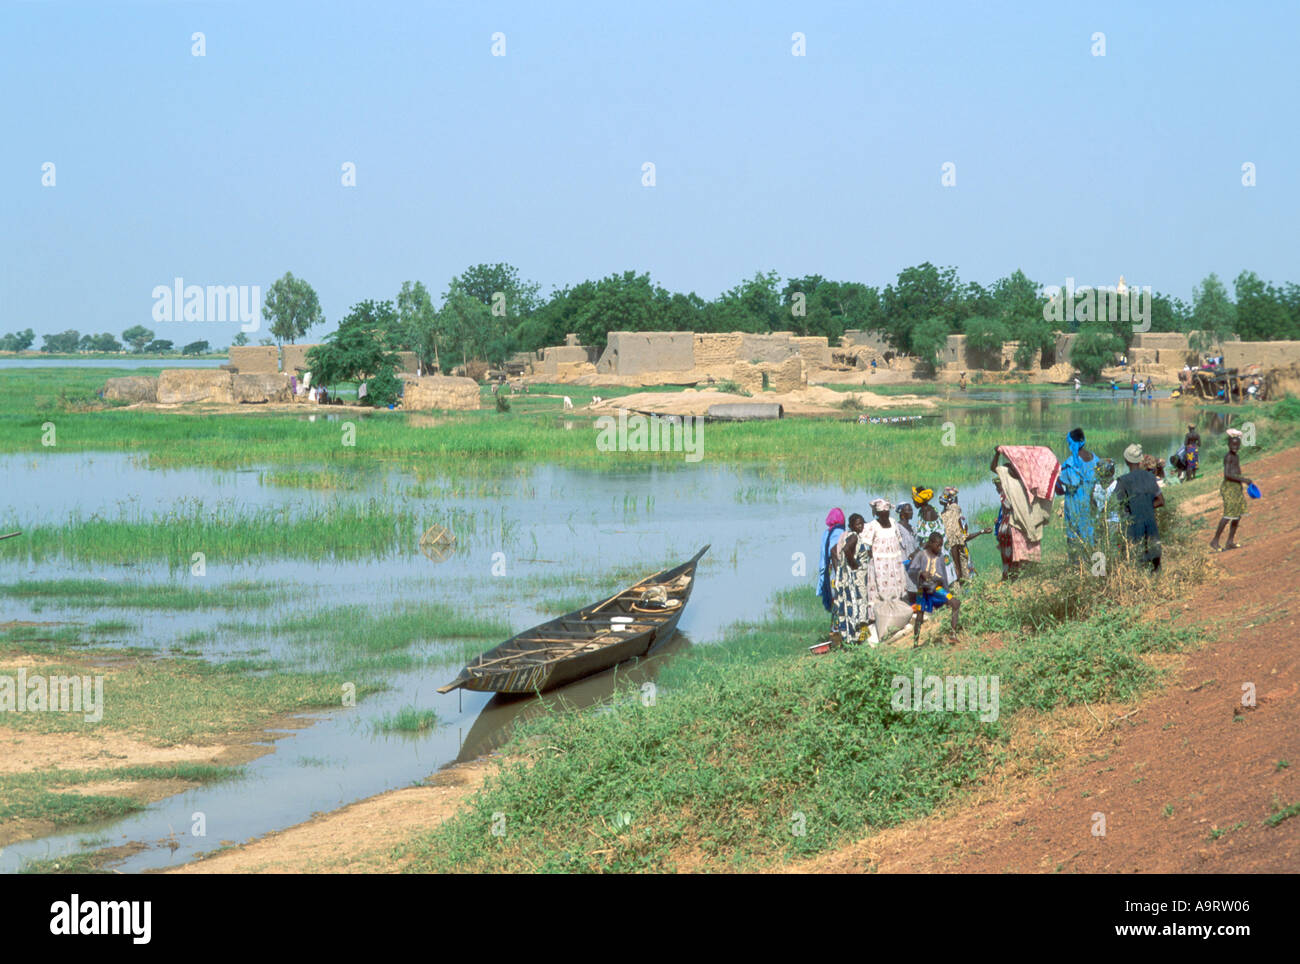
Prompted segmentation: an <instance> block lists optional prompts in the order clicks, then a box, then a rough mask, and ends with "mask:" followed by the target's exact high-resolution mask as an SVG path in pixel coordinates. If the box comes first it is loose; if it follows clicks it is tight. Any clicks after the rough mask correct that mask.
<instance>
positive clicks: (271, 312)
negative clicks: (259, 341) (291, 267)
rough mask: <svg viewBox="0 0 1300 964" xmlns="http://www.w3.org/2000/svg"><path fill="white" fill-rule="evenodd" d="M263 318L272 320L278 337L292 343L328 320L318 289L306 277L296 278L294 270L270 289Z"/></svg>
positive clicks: (265, 301) (279, 339) (263, 303)
mask: <svg viewBox="0 0 1300 964" xmlns="http://www.w3.org/2000/svg"><path fill="white" fill-rule="evenodd" d="M262 317H263V318H265V319H266V320H267V321H269V322H270V330H271V334H272V335H273V336H274V337H275V340H276V341H277V342H288V343H289V344H293V343H294V342H295V341H297V340H298V339H299V338H301V337H303V336H304V335H306V334H307V332H308V330H309V329H310V328H311V327H312V326H314V325H319V324H322V323H323V322H324V321H325V316H324V315H323V314H321V310H320V299H318V298H317V297H316V290H315V289H314V288H312V286H311V285H309V284H308V283H307V282H306V281H304V280H303V279H301V278H295V277H294V276H293V272H292V271H286V272H285V273H284V277H283V278H281V279H280V280H279V281H276V282H275V283H274V284H272V285H271V287H270V288H268V289H267V292H266V297H265V298H264V299H263V301H262Z"/></svg>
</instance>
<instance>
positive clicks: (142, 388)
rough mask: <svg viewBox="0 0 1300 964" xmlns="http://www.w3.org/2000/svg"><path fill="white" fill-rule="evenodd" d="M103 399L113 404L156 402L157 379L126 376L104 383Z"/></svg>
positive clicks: (143, 376)
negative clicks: (113, 402)
mask: <svg viewBox="0 0 1300 964" xmlns="http://www.w3.org/2000/svg"><path fill="white" fill-rule="evenodd" d="M104 397H105V398H107V399H110V400H112V401H115V402H156V401H158V379H156V378H153V377H151V376H149V375H127V376H125V377H123V378H110V379H109V380H108V381H106V382H104Z"/></svg>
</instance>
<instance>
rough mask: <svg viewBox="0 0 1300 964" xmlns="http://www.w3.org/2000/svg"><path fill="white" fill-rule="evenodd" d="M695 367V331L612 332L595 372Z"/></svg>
mask: <svg viewBox="0 0 1300 964" xmlns="http://www.w3.org/2000/svg"><path fill="white" fill-rule="evenodd" d="M694 367H695V333H694V332H690V331H611V332H610V333H609V338H608V342H607V344H606V346H605V352H604V354H602V355H601V356H600V361H598V362H597V363H596V371H598V372H599V373H601V374H609V375H644V374H648V373H650V372H668V371H679V372H686V371H690V370H691V369H693V368H694Z"/></svg>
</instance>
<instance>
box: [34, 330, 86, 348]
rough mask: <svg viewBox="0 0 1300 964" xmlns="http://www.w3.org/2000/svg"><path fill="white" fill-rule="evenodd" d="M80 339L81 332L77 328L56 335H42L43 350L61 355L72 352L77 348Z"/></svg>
mask: <svg viewBox="0 0 1300 964" xmlns="http://www.w3.org/2000/svg"><path fill="white" fill-rule="evenodd" d="M80 341H81V333H80V332H78V331H77V330H76V329H75V328H69V329H67V330H66V331H61V332H59V333H58V334H54V335H41V351H44V352H55V353H57V354H60V355H65V354H70V353H71V352H74V351H76V350H77V345H78V344H79V343H80Z"/></svg>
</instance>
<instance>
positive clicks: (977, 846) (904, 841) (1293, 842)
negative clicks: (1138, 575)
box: [790, 449, 1300, 873]
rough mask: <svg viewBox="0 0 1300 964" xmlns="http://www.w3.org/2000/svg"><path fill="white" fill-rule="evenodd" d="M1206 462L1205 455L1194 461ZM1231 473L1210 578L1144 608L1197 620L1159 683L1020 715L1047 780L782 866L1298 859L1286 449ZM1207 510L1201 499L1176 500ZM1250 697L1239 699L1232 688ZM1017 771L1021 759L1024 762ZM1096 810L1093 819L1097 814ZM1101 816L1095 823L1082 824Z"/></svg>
mask: <svg viewBox="0 0 1300 964" xmlns="http://www.w3.org/2000/svg"><path fill="white" fill-rule="evenodd" d="M1206 468H1207V469H1208V470H1209V472H1210V473H1211V474H1213V473H1215V472H1216V469H1217V466H1207V467H1206ZM1244 468H1245V471H1246V472H1247V474H1248V475H1249V476H1250V477H1251V478H1253V479H1254V480H1255V481H1256V483H1257V484H1258V485H1259V486H1260V488H1261V489H1263V491H1264V493H1265V498H1264V499H1261V500H1259V501H1257V502H1252V503H1251V504H1250V513H1249V514H1248V515H1247V516H1246V517H1245V519H1244V520H1243V521H1242V524H1241V529H1240V532H1239V533H1238V537H1237V541H1238V542H1240V543H1241V544H1242V546H1243V548H1242V549H1239V550H1234V551H1230V552H1224V553H1221V554H1219V555H1218V556H1216V557H1215V560H1216V562H1217V564H1218V568H1219V569H1220V570H1221V571H1220V573H1219V575H1218V576H1217V577H1216V578H1214V579H1212V580H1211V581H1210V582H1208V583H1206V584H1204V585H1202V586H1201V587H1199V588H1198V590H1197V591H1196V592H1195V593H1194V594H1193V595H1192V596H1191V597H1190V598H1187V599H1172V600H1168V601H1167V602H1166V603H1165V604H1163V605H1161V606H1159V607H1157V608H1156V609H1155V610H1154V611H1153V612H1150V613H1148V614H1146V615H1147V618H1150V619H1171V620H1178V621H1182V622H1187V623H1193V624H1196V625H1199V626H1203V627H1205V633H1206V636H1207V637H1208V639H1209V640H1211V641H1210V642H1207V643H1206V645H1204V646H1203V647H1202V648H1201V649H1198V650H1196V651H1195V652H1193V653H1190V654H1188V655H1186V656H1183V657H1177V658H1171V659H1170V660H1169V663H1168V667H1169V669H1170V679H1169V685H1168V686H1167V687H1166V688H1165V689H1164V690H1162V691H1161V692H1159V693H1158V694H1156V695H1154V696H1151V697H1149V698H1147V699H1145V700H1143V701H1141V702H1140V703H1139V704H1138V705H1137V706H1118V707H1091V708H1084V709H1079V710H1072V711H1069V712H1067V713H1063V714H1056V715H1055V718H1054V719H1051V720H1048V719H1044V720H1040V721H1036V722H1035V727H1036V729H1037V730H1038V732H1037V733H1036V734H1026V735H1027V736H1028V737H1029V739H1028V740H1026V745H1025V747H1024V748H1025V749H1029V750H1032V748H1033V744H1034V743H1035V742H1037V741H1039V740H1042V741H1044V742H1045V744H1047V745H1054V746H1055V748H1056V749H1057V750H1058V751H1064V756H1065V759H1064V761H1063V762H1061V763H1060V764H1059V765H1058V766H1057V767H1056V768H1055V769H1054V770H1052V771H1051V772H1050V774H1049V775H1048V776H1047V777H1042V776H1039V775H1034V774H1032V773H1029V772H1022V773H1020V774H1018V775H1010V776H1007V777H1006V779H1004V780H1002V781H999V782H998V783H997V785H994V786H990V787H986V788H980V789H978V790H976V791H974V792H972V793H971V794H970V795H968V796H966V797H965V798H963V799H962V800H959V801H958V802H956V803H954V804H953V805H952V806H951V807H949V808H948V809H947V810H946V812H944V813H943V814H940V815H938V816H935V817H930V818H928V819H923V820H917V821H913V822H911V823H909V824H906V825H904V826H901V827H897V828H893V829H891V830H886V831H884V832H882V833H879V834H875V835H874V836H871V837H868V838H866V839H864V840H861V841H859V842H857V843H855V844H852V845H850V846H848V847H845V848H843V849H841V850H838V851H836V852H834V853H831V854H827V855H825V856H822V857H820V858H817V859H814V860H811V861H808V862H805V863H801V864H797V865H795V866H793V867H791V868H790V869H791V870H794V871H796V872H855V871H862V870H866V869H868V868H870V869H873V870H876V871H886V872H888V871H893V872H903V873H908V872H910V873H915V872H956V873H1003V872H1007V871H1013V872H1022V873H1025V872H1035V871H1042V872H1055V871H1062V872H1076V873H1205V872H1210V873H1216V872H1217V873H1226V872H1231V873H1256V872H1264V873H1278V872H1292V873H1294V872H1295V871H1297V870H1300V815H1297V816H1295V817H1292V818H1290V819H1284V820H1282V821H1280V822H1278V823H1276V825H1270V824H1268V823H1267V822H1266V821H1267V820H1268V818H1270V817H1272V816H1273V815H1274V814H1275V812H1276V811H1278V810H1280V809H1283V808H1286V807H1289V806H1291V805H1293V804H1297V803H1300V730H1297V728H1296V720H1297V718H1300V647H1297V646H1296V640H1297V636H1298V635H1300V632H1298V631H1300V627H1297V616H1298V615H1300V613H1298V612H1297V609H1298V608H1300V607H1298V606H1297V604H1296V602H1295V597H1294V594H1293V593H1292V591H1291V586H1290V579H1289V576H1290V575H1291V574H1293V573H1295V571H1296V568H1297V566H1296V561H1297V560H1296V554H1297V546H1298V545H1300V517H1297V515H1296V513H1295V511H1294V508H1293V507H1294V506H1295V504H1296V499H1297V498H1300V449H1289V450H1287V451H1284V452H1281V453H1278V454H1276V455H1272V456H1269V457H1266V458H1262V459H1259V460H1258V461H1256V460H1252V459H1250V458H1249V453H1248V452H1247V457H1246V459H1245V465H1244ZM1184 508H1185V510H1190V512H1192V513H1193V514H1195V516H1196V517H1197V518H1199V519H1201V520H1203V521H1205V522H1207V523H1208V524H1209V528H1207V529H1206V530H1204V532H1203V537H1204V539H1205V541H1206V542H1207V543H1208V541H1209V539H1210V536H1211V535H1212V533H1213V527H1214V525H1215V524H1216V523H1217V522H1218V517H1219V513H1220V504H1219V500H1218V498H1217V495H1210V496H1198V497H1197V498H1195V499H1192V500H1189V501H1188V502H1187V503H1185V505H1184ZM1251 689H1253V692H1254V694H1255V704H1256V705H1255V707H1254V708H1247V707H1244V706H1243V705H1242V697H1243V692H1247V693H1248V692H1250V690H1251ZM1029 769H1030V768H1029V767H1024V768H1022V770H1024V771H1028V770H1029ZM1098 815H1100V818H1099V817H1098ZM1102 819H1104V821H1105V824H1104V829H1105V833H1104V835H1102V834H1100V833H1096V832H1095V830H1098V829H1100V828H1101V820H1102Z"/></svg>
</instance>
